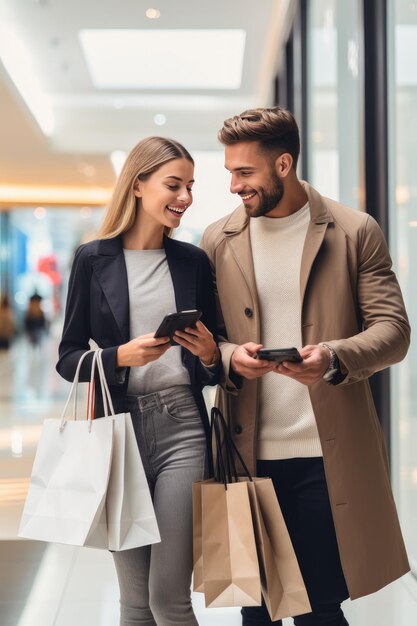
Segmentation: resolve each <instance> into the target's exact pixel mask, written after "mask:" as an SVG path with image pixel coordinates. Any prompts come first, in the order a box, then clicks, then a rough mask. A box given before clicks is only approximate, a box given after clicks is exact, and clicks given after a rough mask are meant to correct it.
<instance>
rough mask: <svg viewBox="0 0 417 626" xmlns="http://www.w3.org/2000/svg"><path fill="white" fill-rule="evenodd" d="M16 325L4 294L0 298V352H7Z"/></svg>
mask: <svg viewBox="0 0 417 626" xmlns="http://www.w3.org/2000/svg"><path fill="white" fill-rule="evenodd" d="M15 330H16V323H15V318H14V313H13V309H12V307H11V306H10V303H9V298H8V296H7V295H6V294H4V295H2V296H1V297H0V350H7V349H8V348H9V347H10V343H11V341H12V339H13V336H14V333H15Z"/></svg>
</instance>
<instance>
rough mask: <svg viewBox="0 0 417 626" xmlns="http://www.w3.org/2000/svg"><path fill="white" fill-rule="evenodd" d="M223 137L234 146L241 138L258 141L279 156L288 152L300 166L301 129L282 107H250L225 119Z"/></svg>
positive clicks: (265, 150) (264, 147) (261, 145)
mask: <svg viewBox="0 0 417 626" xmlns="http://www.w3.org/2000/svg"><path fill="white" fill-rule="evenodd" d="M218 138H219V141H220V142H221V143H222V144H224V145H226V146H230V145H233V144H235V143H239V142H240V141H257V142H258V143H259V145H260V148H261V150H262V151H263V152H267V153H268V154H270V155H271V157H273V159H274V160H275V159H276V158H277V156H279V155H281V154H284V152H288V153H289V154H291V156H292V159H293V167H294V169H296V167H297V161H298V156H299V154H300V133H299V130H298V125H297V122H296V121H295V119H294V117H293V116H292V114H291V113H290V112H289V111H287V110H286V109H283V108H282V107H278V106H277V107H271V108H269V109H263V108H259V109H248V110H247V111H243V113H241V114H240V115H235V116H234V117H230V118H229V119H227V120H225V121H224V123H223V128H221V129H220V130H219V133H218Z"/></svg>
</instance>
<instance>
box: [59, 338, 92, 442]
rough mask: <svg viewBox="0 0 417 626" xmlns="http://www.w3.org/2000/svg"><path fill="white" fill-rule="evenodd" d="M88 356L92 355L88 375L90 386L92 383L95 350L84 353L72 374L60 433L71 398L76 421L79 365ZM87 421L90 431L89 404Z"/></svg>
mask: <svg viewBox="0 0 417 626" xmlns="http://www.w3.org/2000/svg"><path fill="white" fill-rule="evenodd" d="M88 354H93V358H92V362H91V375H90V384H91V383H92V382H93V381H94V371H95V367H96V360H97V354H96V351H95V350H87V351H86V352H84V353H83V354H82V355H81V357H80V360H79V361H78V365H77V369H76V370H75V374H74V380H73V381H72V385H71V389H70V391H69V394H68V398H67V401H66V403H65V406H64V409H63V411H62V416H61V424H60V428H59V430H60V431H63V430H64V428H65V424H66V423H67V420H66V419H65V415H66V412H67V408H68V405H69V403H70V401H71V398H72V397H73V401H74V404H73V407H74V408H73V413H74V420H76V419H77V390H78V382H79V377H80V370H81V365H82V364H83V361H84V359H85V358H86V356H87V355H88ZM87 421H88V422H89V430H91V410H90V403H88V407H87Z"/></svg>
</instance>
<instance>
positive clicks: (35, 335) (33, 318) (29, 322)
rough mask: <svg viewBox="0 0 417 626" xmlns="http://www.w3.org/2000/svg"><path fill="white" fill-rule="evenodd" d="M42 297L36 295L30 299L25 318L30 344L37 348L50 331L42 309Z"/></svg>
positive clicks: (25, 327)
mask: <svg viewBox="0 0 417 626" xmlns="http://www.w3.org/2000/svg"><path fill="white" fill-rule="evenodd" d="M41 302H42V296H40V295H39V294H38V293H34V294H33V295H32V296H30V298H29V304H28V308H27V310H26V313H25V317H24V329H25V333H26V336H27V338H28V339H29V342H30V344H31V345H32V346H33V347H37V346H39V345H40V344H41V341H42V339H43V338H44V337H45V335H46V333H47V330H48V322H47V319H46V317H45V313H44V312H43V309H42V305H41Z"/></svg>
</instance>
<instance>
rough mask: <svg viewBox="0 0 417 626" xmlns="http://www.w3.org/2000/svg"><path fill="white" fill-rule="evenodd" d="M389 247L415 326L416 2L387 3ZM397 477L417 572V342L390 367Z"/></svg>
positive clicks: (393, 463)
mask: <svg viewBox="0 0 417 626" xmlns="http://www.w3.org/2000/svg"><path fill="white" fill-rule="evenodd" d="M388 7H389V11H390V12H389V15H388V26H389V28H388V34H389V48H388V51H389V52H388V59H389V83H388V93H389V130H390V134H389V140H390V144H389V159H390V162H389V172H390V180H389V182H390V206H389V211H390V248H391V252H392V255H393V259H394V266H395V270H396V272H397V276H398V278H399V281H400V284H401V288H402V291H403V295H404V298H405V301H406V306H407V310H408V314H409V317H410V322H411V327H412V329H414V332H415V329H416V328H417V280H416V273H415V268H416V267H417V179H416V174H415V158H416V154H417V115H416V112H417V63H416V59H417V2H410V1H409V0H393V2H389V3H388ZM391 395H392V420H391V423H392V436H393V443H394V445H393V459H392V465H393V477H394V485H395V491H396V499H397V503H398V506H399V512H400V518H401V524H402V528H403V531H404V534H405V539H406V544H407V548H408V552H409V558H410V560H411V562H412V568H413V570H414V572H415V573H416V574H417V533H416V519H417V344H416V341H415V339H414V337H413V339H412V344H411V348H410V351H409V353H408V356H407V358H406V359H405V360H404V361H403V362H402V363H400V364H399V365H397V366H396V367H394V368H392V394H391Z"/></svg>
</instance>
